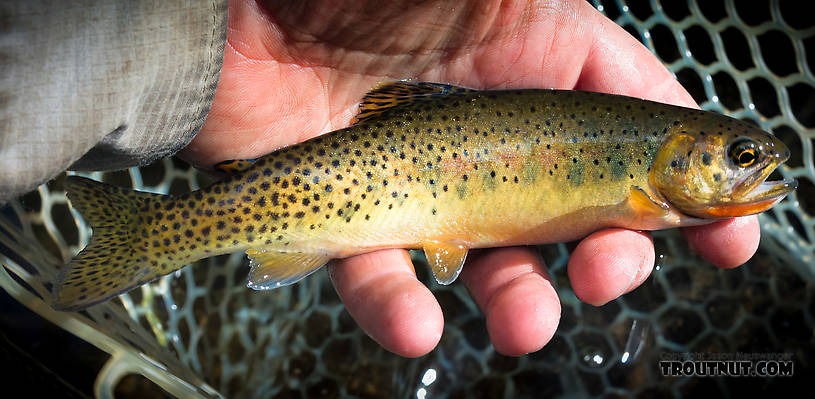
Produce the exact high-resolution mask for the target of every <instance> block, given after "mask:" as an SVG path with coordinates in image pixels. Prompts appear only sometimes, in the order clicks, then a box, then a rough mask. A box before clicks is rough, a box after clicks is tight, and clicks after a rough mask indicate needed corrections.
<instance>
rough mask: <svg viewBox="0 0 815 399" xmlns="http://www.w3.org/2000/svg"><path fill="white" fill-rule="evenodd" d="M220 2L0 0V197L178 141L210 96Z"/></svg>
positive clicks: (222, 10)
mask: <svg viewBox="0 0 815 399" xmlns="http://www.w3.org/2000/svg"><path fill="white" fill-rule="evenodd" d="M226 3H227V2H226V0H197V1H188V2H183V3H179V2H173V1H109V0H88V1H82V2H79V1H65V2H63V1H48V0H29V1H15V0H0V203H2V202H5V201H7V200H8V199H10V198H14V197H15V196H17V195H20V194H22V193H24V192H26V191H28V190H31V189H33V188H35V187H36V186H37V185H39V184H41V183H43V182H46V181H47V180H49V179H51V178H53V177H54V176H56V175H57V174H59V173H60V172H62V171H64V170H65V169H67V168H71V169H76V170H113V169H121V168H126V167H130V166H135V165H142V164H146V163H149V162H151V161H154V160H156V159H158V158H161V157H165V156H168V155H171V154H173V153H175V152H177V151H179V150H180V149H182V148H183V147H184V146H186V145H187V144H188V143H189V142H190V140H192V138H193V137H194V136H195V134H196V133H197V132H198V130H199V129H200V128H201V125H202V124H203V123H204V119H205V117H206V115H207V112H208V111H209V107H210V105H211V104H212V99H213V97H214V95H215V87H216V85H217V83H218V76H219V73H220V69H221V64H222V62H223V53H224V45H225V43H226V23H227V4H226ZM180 4H183V5H180Z"/></svg>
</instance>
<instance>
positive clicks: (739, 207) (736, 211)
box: [702, 198, 778, 218]
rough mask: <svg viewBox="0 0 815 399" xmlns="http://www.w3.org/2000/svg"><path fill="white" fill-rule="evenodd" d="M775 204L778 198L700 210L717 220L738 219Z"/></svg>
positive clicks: (762, 210)
mask: <svg viewBox="0 0 815 399" xmlns="http://www.w3.org/2000/svg"><path fill="white" fill-rule="evenodd" d="M776 202H778V198H771V199H767V200H764V201H759V202H752V203H749V204H733V205H721V206H717V207H710V208H707V209H704V210H702V212H703V213H706V214H708V215H710V216H713V217H717V218H730V217H740V216H747V215H753V214H756V213H761V212H764V211H766V210H767V209H770V207H772V206H773V205H775V203H776Z"/></svg>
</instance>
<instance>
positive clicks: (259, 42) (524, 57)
mask: <svg viewBox="0 0 815 399" xmlns="http://www.w3.org/2000/svg"><path fill="white" fill-rule="evenodd" d="M405 78H412V79H417V80H424V81H434V82H444V83H451V84H457V85H461V86H467V87H471V88H482V89H498V88H569V89H571V88H575V89H581V90H590V91H602V92H609V93H617V94H626V95H629V96H635V97H642V98H648V99H651V100H656V101H661V102H667V103H673V104H679V105H685V106H695V104H694V103H693V101H692V99H691V97H690V96H689V95H688V94H687V93H686V92H685V91H684V89H682V87H681V86H680V85H679V84H678V83H677V82H676V80H675V79H674V78H673V77H672V76H671V75H670V73H669V72H668V71H667V70H665V69H664V68H663V67H662V65H661V64H660V63H659V61H658V60H657V59H656V58H654V57H653V56H652V55H651V54H650V53H649V52H648V51H647V49H645V48H644V47H643V46H642V45H640V43H638V42H637V41H636V40H634V39H633V38H632V37H630V36H629V35H628V34H627V33H626V32H625V31H624V30H622V29H621V28H619V27H618V26H616V25H615V24H614V23H613V22H611V21H609V20H608V19H606V18H605V17H603V16H602V15H601V14H599V13H597V12H596V10H594V9H593V8H591V6H590V5H589V4H588V3H586V2H585V1H582V0H573V1H565V0H564V1H557V0H548V1H543V2H534V3H533V2H529V3H521V2H518V3H513V2H509V4H507V3H503V2H500V1H494V0H490V1H441V0H440V1H428V2H419V3H416V4H414V3H411V4H403V3H402V2H381V1H354V0H351V1H324V0H315V1H310V2H289V1H258V2H255V1H250V0H234V1H230V4H229V32H228V41H227V48H226V54H225V59H224V66H223V70H222V72H221V80H220V82H219V84H218V90H217V92H216V96H215V101H214V103H213V105H212V109H211V111H210V113H209V115H208V117H207V121H206V124H205V125H204V127H203V128H202V130H201V132H200V133H199V135H198V136H197V137H196V139H195V140H194V141H193V142H192V143H191V144H190V145H189V147H188V148H187V149H185V150H184V152H183V153H182V156H184V157H185V158H186V159H188V160H189V161H191V162H193V163H194V164H196V165H198V166H200V167H203V168H206V167H209V166H211V165H212V164H214V163H216V162H219V161H222V160H226V159H236V158H255V157H257V156H260V155H264V154H267V153H270V152H272V151H274V150H276V149H278V148H281V147H284V146H287V145H291V144H294V143H297V142H300V141H303V140H306V139H308V138H311V137H314V136H316V135H319V134H322V133H326V132H329V131H332V130H336V129H340V128H343V127H346V126H347V125H348V124H349V122H350V120H351V119H352V117H353V116H354V115H355V114H356V111H357V104H358V103H359V101H360V99H361V98H362V96H363V95H364V94H365V93H366V92H367V91H368V90H370V89H371V88H372V87H374V86H376V85H377V84H378V83H381V82H384V81H392V80H398V79H405ZM685 233H686V237H687V238H688V240H689V243H690V245H691V247H692V248H693V249H694V250H695V251H696V252H698V253H700V254H701V255H702V256H704V257H705V258H706V259H708V260H709V261H711V263H714V264H716V265H718V266H721V267H733V266H737V265H739V264H741V263H743V262H745V261H746V260H747V259H749V258H750V257H751V256H752V254H753V253H754V252H755V249H756V247H757V245H758V236H759V228H758V222H757V219H756V218H755V217H747V218H740V219H734V220H730V221H725V222H719V223H715V224H712V225H708V226H702V227H696V228H693V229H686V230H685ZM653 264H654V248H653V244H652V243H651V239H650V236H649V235H648V234H647V233H641V232H634V231H628V230H622V229H608V230H603V231H600V232H597V233H594V234H592V235H590V236H589V237H587V238H585V239H584V240H583V241H582V242H581V243H580V244H578V245H577V247H576V248H575V250H574V252H573V253H572V257H571V259H570V261H569V277H570V279H571V282H572V286H573V288H574V290H575V293H576V294H577V295H578V297H579V298H580V299H581V300H583V301H586V302H588V303H591V304H594V305H600V304H603V303H606V302H608V301H610V300H612V299H614V298H616V297H618V296H620V295H622V294H623V293H625V292H628V291H630V290H632V289H634V288H635V287H637V286H638V285H639V284H640V283H642V281H644V280H645V279H646V278H647V277H648V275H649V274H650V271H651V269H652V267H653ZM330 275H331V278H332V281H333V282H334V284H335V286H336V288H337V292H338V293H339V295H340V297H341V299H342V300H343V301H344V303H345V304H346V306H347V308H348V310H349V312H350V313H351V315H352V316H353V317H354V318H355V319H356V321H357V322H358V323H359V324H360V326H361V327H362V328H363V329H364V330H365V331H366V332H367V333H368V334H369V335H370V336H371V337H372V338H373V339H375V340H376V341H377V342H379V343H380V344H381V345H382V346H384V347H385V348H387V349H388V350H391V351H393V352H395V353H397V354H400V355H404V356H420V355H423V354H425V353H427V352H428V351H430V350H431V349H433V347H435V345H436V344H437V343H438V340H439V338H440V337H441V331H442V326H443V319H442V313H441V309H440V307H439V305H438V303H437V302H436V300H435V298H434V297H433V295H432V294H431V293H430V291H429V290H427V288H426V287H424V286H423V285H422V284H421V283H419V282H418V280H416V277H415V272H414V271H413V268H412V265H411V263H410V258H409V257H408V255H407V252H406V251H404V250H383V251H378V252H373V253H369V254H365V255H360V256H356V257H352V258H348V259H344V260H341V261H339V262H337V263H336V264H335V265H334V266H332V267H331V268H330ZM461 278H462V280H463V281H464V283H465V284H466V285H467V287H468V289H469V291H470V293H471V294H472V296H473V298H474V300H475V301H476V303H477V304H478V305H479V306H480V307H481V309H482V310H483V311H484V313H485V314H486V317H487V329H488V331H489V334H490V337H491V340H492V342H493V345H494V346H495V348H496V349H497V350H498V351H499V352H502V353H504V354H509V355H520V354H524V353H528V352H531V351H535V350H538V349H540V348H541V347H542V346H543V345H545V344H546V343H547V342H548V341H549V339H550V338H551V337H552V335H553V334H554V331H555V329H556V328H557V324H558V321H559V318H560V303H559V301H558V298H557V295H556V293H555V290H554V288H553V286H552V284H551V282H550V280H549V275H548V274H547V272H546V270H545V267H544V265H543V261H542V260H541V259H540V257H539V256H538V255H537V253H536V252H535V251H534V250H532V249H529V248H503V249H492V250H484V251H473V254H472V255H471V256H470V258H469V259H468V262H467V264H466V265H465V267H464V270H463V272H462V275H461Z"/></svg>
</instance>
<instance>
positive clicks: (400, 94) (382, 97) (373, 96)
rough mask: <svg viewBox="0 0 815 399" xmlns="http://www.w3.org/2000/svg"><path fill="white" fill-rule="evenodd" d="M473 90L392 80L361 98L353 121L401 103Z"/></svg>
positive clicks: (362, 119) (365, 119)
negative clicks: (357, 112)
mask: <svg viewBox="0 0 815 399" xmlns="http://www.w3.org/2000/svg"><path fill="white" fill-rule="evenodd" d="M472 91H475V90H472V89H466V88H463V87H458V86H452V85H447V84H442V83H430V82H406V81H401V82H393V83H386V84H384V85H382V86H380V87H377V88H375V89H373V90H371V91H370V92H368V94H366V95H365V97H364V98H363V99H362V103H360V104H359V114H357V116H356V119H355V121H354V123H357V122H362V121H367V120H370V119H372V118H375V117H376V116H378V115H379V114H381V113H383V112H385V111H387V110H389V109H393V108H395V107H398V106H400V105H402V104H409V103H414V102H416V101H421V100H424V99H427V98H430V97H434V96H439V95H445V94H452V93H467V92H472Z"/></svg>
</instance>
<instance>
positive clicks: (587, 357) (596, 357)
mask: <svg viewBox="0 0 815 399" xmlns="http://www.w3.org/2000/svg"><path fill="white" fill-rule="evenodd" d="M606 358H607V357H606V355H605V354H604V353H603V351H602V350H601V349H600V348H597V347H593V346H588V347H585V348H584V349H583V350H581V351H580V360H581V361H582V362H583V363H584V364H585V365H587V366H589V367H591V368H600V367H603V366H604V365H605V363H606Z"/></svg>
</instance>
